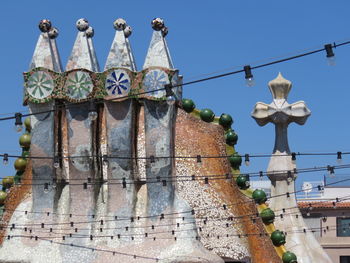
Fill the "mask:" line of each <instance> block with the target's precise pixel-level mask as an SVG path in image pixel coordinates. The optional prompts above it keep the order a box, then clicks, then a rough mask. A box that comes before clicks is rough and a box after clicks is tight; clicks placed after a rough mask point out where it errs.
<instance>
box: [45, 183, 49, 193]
mask: <svg viewBox="0 0 350 263" xmlns="http://www.w3.org/2000/svg"><path fill="white" fill-rule="evenodd" d="M48 192H49V184H48V183H45V184H44V193H45V194H47V193H48Z"/></svg>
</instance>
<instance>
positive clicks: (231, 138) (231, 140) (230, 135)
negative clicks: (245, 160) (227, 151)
mask: <svg viewBox="0 0 350 263" xmlns="http://www.w3.org/2000/svg"><path fill="white" fill-rule="evenodd" d="M225 139H226V143H227V144H228V145H231V146H233V145H235V144H236V143H237V141H238V135H237V134H236V133H235V132H234V131H228V132H227V133H226V134H225Z"/></svg>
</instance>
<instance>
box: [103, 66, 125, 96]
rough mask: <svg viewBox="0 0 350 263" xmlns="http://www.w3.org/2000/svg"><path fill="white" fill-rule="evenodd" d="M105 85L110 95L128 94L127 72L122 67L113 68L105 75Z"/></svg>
mask: <svg viewBox="0 0 350 263" xmlns="http://www.w3.org/2000/svg"><path fill="white" fill-rule="evenodd" d="M105 87H106V91H107V92H108V95H110V96H113V97H122V96H126V95H128V94H129V92H130V78H129V75H128V73H127V72H126V71H125V70H122V69H116V70H113V71H112V72H111V73H109V74H108V75H107V78H106V83H105Z"/></svg>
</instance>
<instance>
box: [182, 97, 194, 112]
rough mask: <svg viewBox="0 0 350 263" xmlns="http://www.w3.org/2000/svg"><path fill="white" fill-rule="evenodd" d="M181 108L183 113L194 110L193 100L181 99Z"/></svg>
mask: <svg viewBox="0 0 350 263" xmlns="http://www.w3.org/2000/svg"><path fill="white" fill-rule="evenodd" d="M182 108H183V109H184V111H186V112H188V113H190V112H192V111H193V110H194V109H195V108H196V105H195V104H194V102H193V100H190V99H183V100H182Z"/></svg>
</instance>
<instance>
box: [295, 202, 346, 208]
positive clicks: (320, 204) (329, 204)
mask: <svg viewBox="0 0 350 263" xmlns="http://www.w3.org/2000/svg"><path fill="white" fill-rule="evenodd" d="M310 205H311V207H313V208H333V201H312V202H304V201H302V202H298V207H299V208H300V209H305V208H308V207H310ZM336 207H337V208H350V202H338V203H336Z"/></svg>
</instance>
